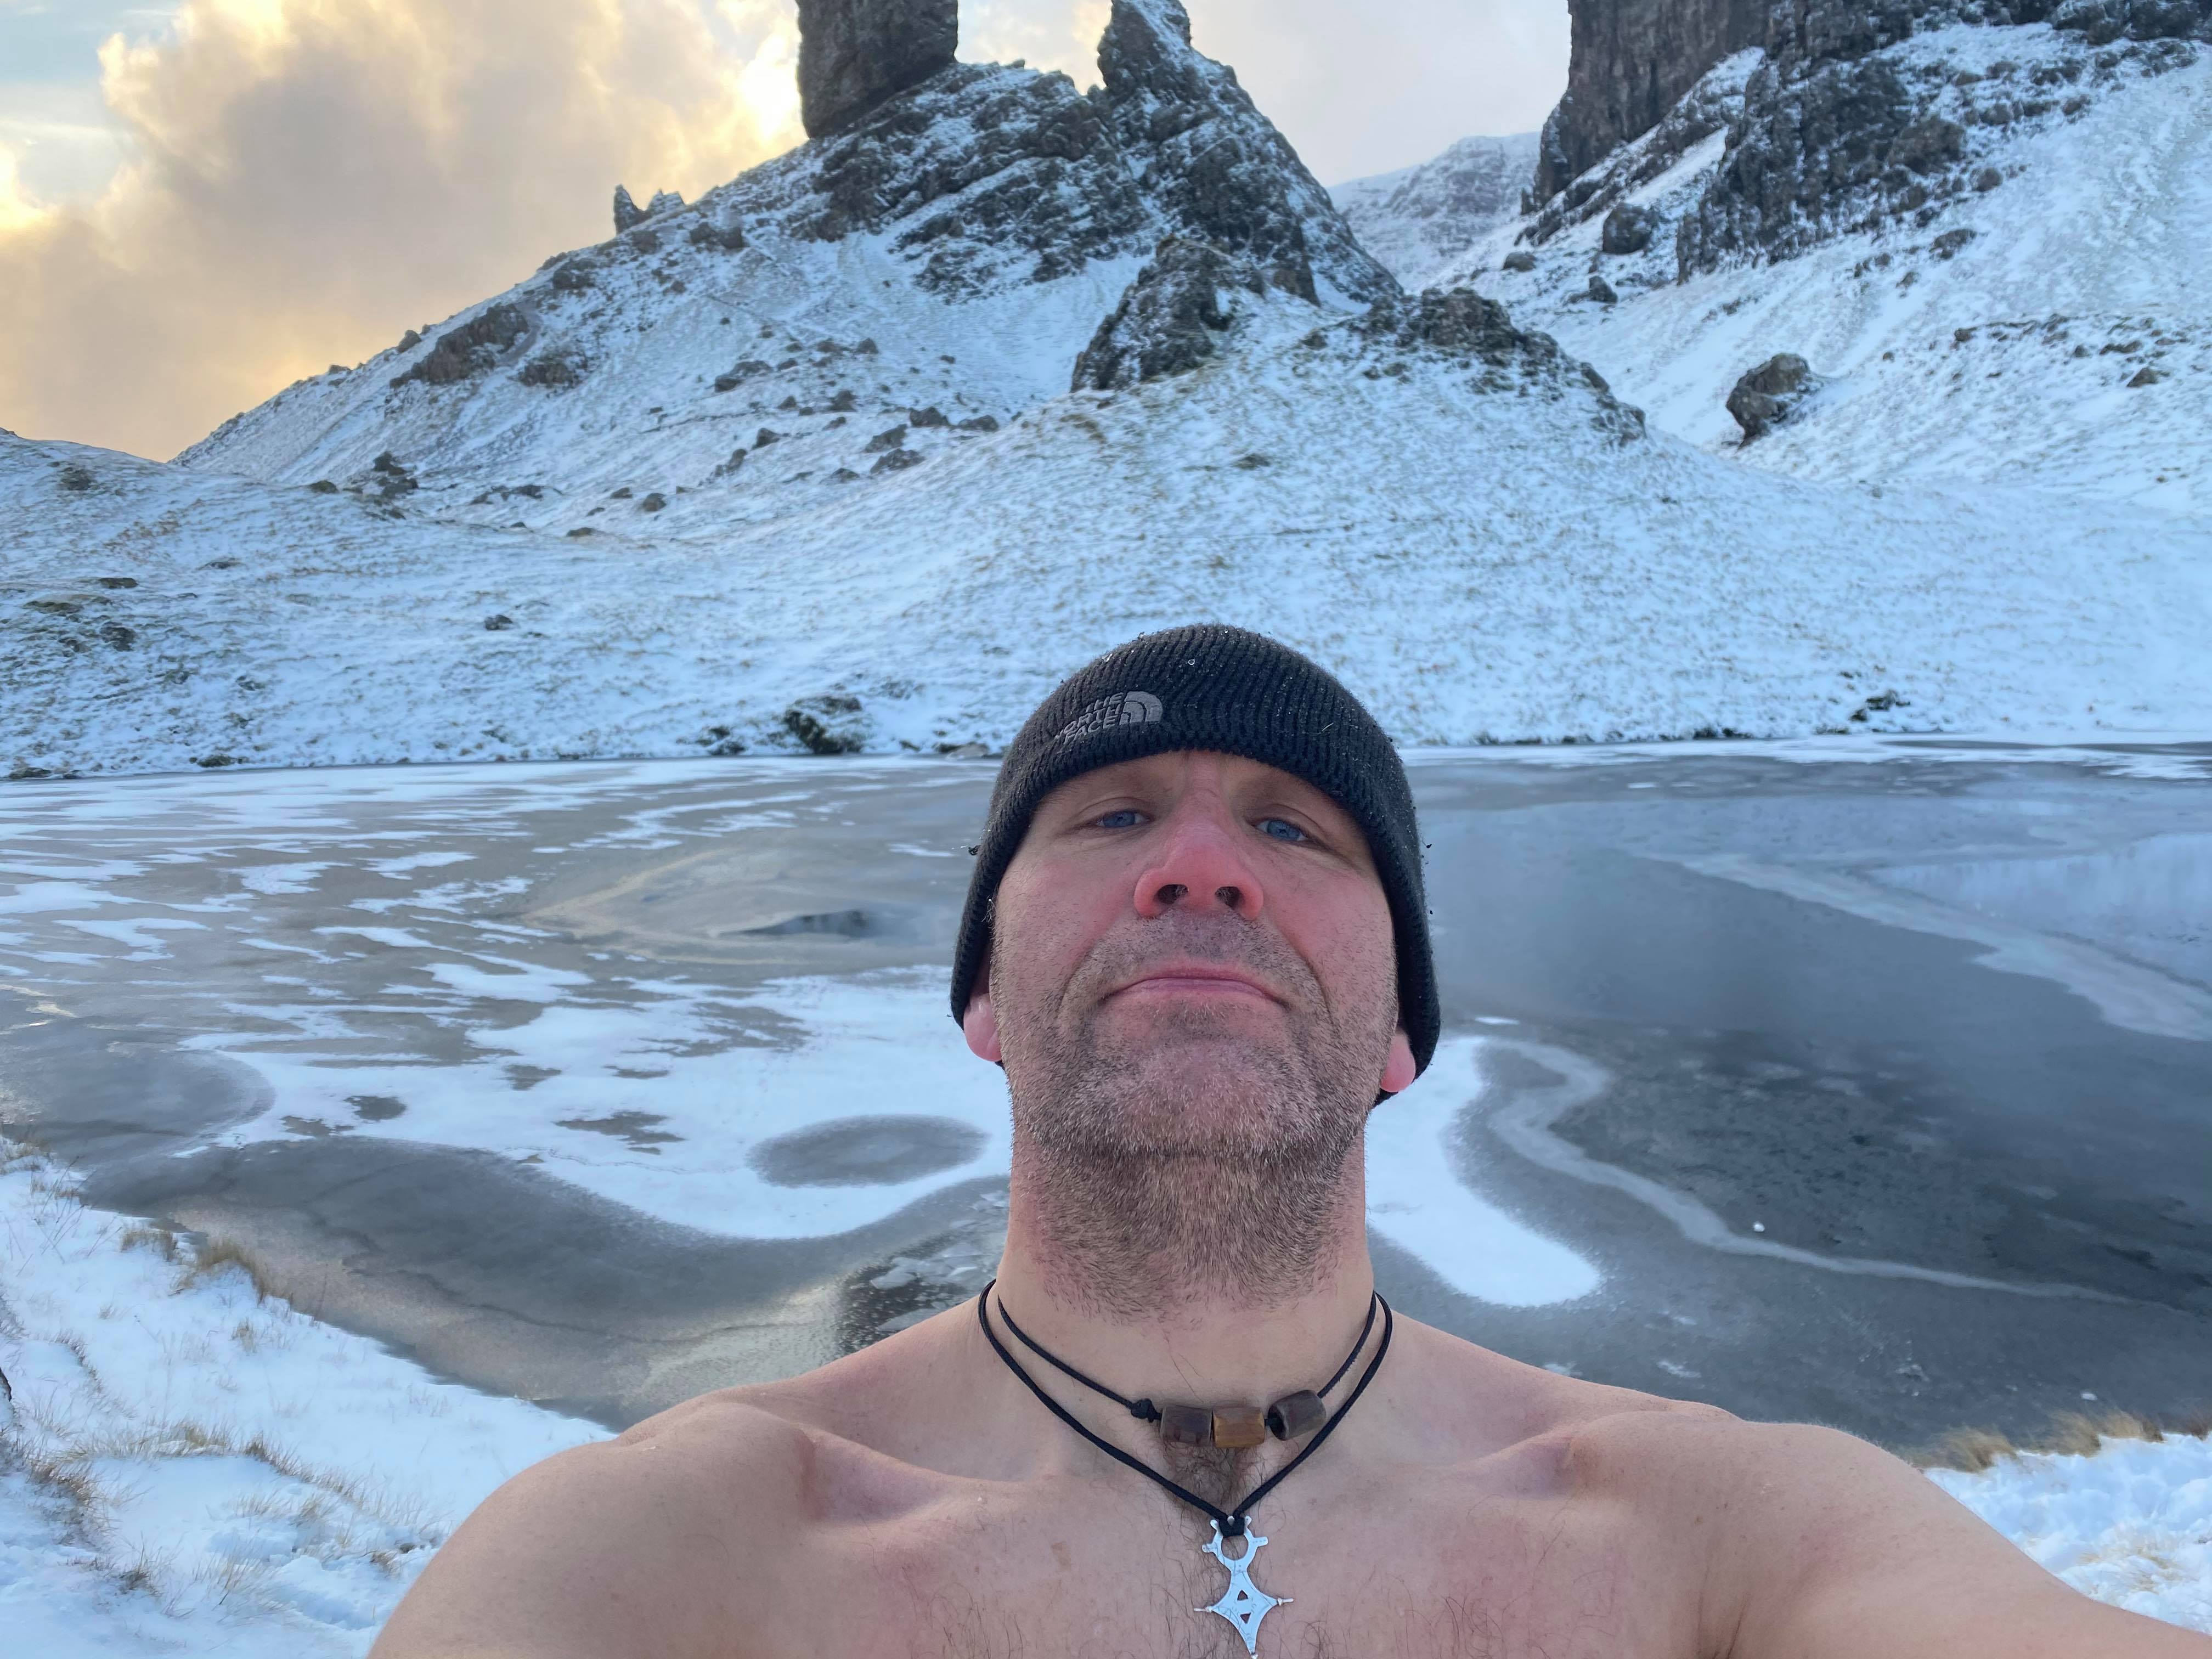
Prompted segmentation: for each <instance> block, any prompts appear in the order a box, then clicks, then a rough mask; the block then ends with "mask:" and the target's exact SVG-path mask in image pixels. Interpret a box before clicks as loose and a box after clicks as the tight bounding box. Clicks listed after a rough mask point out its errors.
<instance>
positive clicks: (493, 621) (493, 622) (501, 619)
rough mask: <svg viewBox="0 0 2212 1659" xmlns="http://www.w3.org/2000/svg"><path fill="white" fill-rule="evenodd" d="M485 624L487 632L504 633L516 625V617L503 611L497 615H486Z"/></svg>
mask: <svg viewBox="0 0 2212 1659" xmlns="http://www.w3.org/2000/svg"><path fill="white" fill-rule="evenodd" d="M483 625H484V632H485V633H487V634H504V633H505V632H506V631H507V629H510V628H512V627H513V626H514V618H513V617H510V616H508V615H507V614H506V613H505V612H504V611H501V612H499V613H498V614H496V615H494V616H489V617H485V618H484V623H483Z"/></svg>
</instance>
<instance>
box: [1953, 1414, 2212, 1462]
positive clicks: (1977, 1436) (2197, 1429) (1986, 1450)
mask: <svg viewBox="0 0 2212 1659" xmlns="http://www.w3.org/2000/svg"><path fill="white" fill-rule="evenodd" d="M2169 1435H2172V1436H2177V1437H2183V1438H2187V1439H2196V1440H2202V1439H2204V1438H2206V1437H2208V1436H2212V1410H2200V1411H2192V1412H2187V1413H2182V1414H2181V1415H2179V1416H2178V1417H2175V1418H2172V1419H2166V1420H2160V1419H2157V1418H2154V1417H2145V1416H2142V1414H2140V1413H2136V1412H2127V1411H2118V1410H2108V1411H2104V1412H2100V1413H2096V1414H2094V1415H2092V1414H2091V1413H2087V1412H2060V1413H2057V1415H2056V1416H2054V1417H2052V1418H2051V1421H2050V1423H2049V1425H2047V1426H2045V1428H2044V1430H2043V1431H2041V1432H2040V1433H2039V1434H2036V1435H2033V1436H2030V1437H2028V1438H2027V1439H2026V1440H2025V1441H2024V1442H2016V1441H2015V1440H2014V1439H2013V1438H2012V1437H2010V1436H2009V1435H2006V1434H2002V1433H2000V1432H1999V1431H1996V1430H1995V1429H1972V1428H1969V1429H1954V1430H1952V1431H1950V1433H1948V1434H1947V1435H1945V1436H1943V1437H1942V1438H1941V1439H1940V1440H1937V1441H1936V1443H1934V1444H1933V1445H1931V1446H1928V1447H1925V1448H1923V1449H1921V1450H1920V1451H1918V1452H1917V1453H1915V1454H1913V1455H1911V1458H1910V1461H1911V1462H1913V1463H1915V1464H1917V1465H1918V1466H1919V1467H1920V1468H1938V1469H1959V1470H1961V1471H1963V1472H1964V1473H1966V1474H1981V1473H1983V1472H1984V1470H1986V1469H1988V1468H1990V1467H1991V1466H1993V1465H1994V1464H1996V1463H1997V1462H2000V1461H2002V1459H2004V1458H2008V1457H2017V1456H2019V1455H2021V1454H2022V1453H2023V1452H2048V1453H2057V1454H2061V1455H2069V1456H2075V1457H2089V1456H2093V1455H2095V1454H2096V1452H2097V1451H2098V1450H2099V1449H2100V1448H2101V1447H2102V1446H2103V1445H2104V1443H2106V1441H2107V1440H2148V1441H2152V1442H2156V1441H2160V1440H2164V1439H2165V1438H2166V1437H2167V1436H2169Z"/></svg>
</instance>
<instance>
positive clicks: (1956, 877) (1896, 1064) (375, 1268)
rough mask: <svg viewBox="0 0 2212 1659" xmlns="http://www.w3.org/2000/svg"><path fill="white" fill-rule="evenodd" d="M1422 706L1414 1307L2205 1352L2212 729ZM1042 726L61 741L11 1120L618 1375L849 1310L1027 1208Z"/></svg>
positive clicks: (836, 1317)
mask: <svg viewBox="0 0 2212 1659" xmlns="http://www.w3.org/2000/svg"><path fill="white" fill-rule="evenodd" d="M1412 763H1413V778H1414V784H1415V788H1416V792H1417V793H1418V795H1419V800H1420V805H1421V808H1422V812H1423V817H1424V828H1425V838H1426V839H1427V841H1428V842H1430V843H1431V850H1430V853H1429V859H1430V861H1431V862H1430V871H1431V890H1432V902H1433V904H1434V908H1435V913H1436V936H1437V952H1438V962H1439V969H1440V975H1441V979H1442V982H1443V993H1444V1008H1445V1016H1446V1035H1445V1040H1444V1042H1443V1046H1442V1047H1441V1048H1440V1049H1439V1051H1438V1054H1437V1062H1436V1064H1435V1066H1433V1067H1432V1069H1431V1072H1430V1073H1429V1074H1428V1076H1427V1077H1425V1079H1423V1080H1422V1081H1421V1083H1420V1084H1419V1085H1417V1086H1416V1087H1415V1088H1414V1089H1413V1091H1409V1092H1408V1093H1407V1094H1406V1095H1404V1096H1402V1097H1399V1098H1398V1099H1397V1100H1395V1101H1393V1102H1391V1103H1389V1104H1387V1105H1386V1106H1385V1107H1384V1108H1383V1109H1382V1111H1381V1112H1380V1113H1379V1114H1378V1115H1377V1117H1376V1120H1375V1124H1374V1128H1373V1132H1372V1134H1371V1136H1370V1171H1371V1181H1370V1187H1371V1197H1372V1202H1371V1208H1370V1224H1371V1228H1372V1231H1373V1235H1374V1239H1375V1244H1376V1255H1377V1260H1378V1264H1379V1269H1380V1272H1381V1273H1382V1277H1383V1285H1384V1288H1385V1290H1386V1291H1387V1292H1388V1293H1389V1294H1390V1295H1391V1296H1392V1297H1393V1298H1394V1299H1395V1300H1396V1301H1397V1302H1398V1303H1399V1304H1400V1305H1401V1307H1403V1308H1404V1309H1405V1310H1407V1311H1409V1312H1411V1313H1413V1314H1414V1315H1416V1316H1419V1317H1422V1318H1425V1319H1428V1320H1431V1321H1432V1322H1436V1323H1437V1324H1440V1325H1442V1326H1444V1327H1445V1328H1449V1329H1452V1330H1455V1331H1458V1332H1460V1333H1462V1334H1465V1335H1467V1336H1469V1337H1471V1338H1473V1339H1474V1340H1479V1341H1481V1342H1484V1343H1486V1344H1488V1345H1490V1346H1495V1347H1498V1348H1500V1349H1502V1350H1504V1352H1510V1353H1512V1354H1515V1355H1517V1356H1519V1357H1521V1358H1525V1359H1528V1360H1530V1361H1532V1362H1534V1363H1536V1364H1550V1365H1553V1366H1555V1367H1559V1368H1562V1369H1569V1370H1572V1371H1573V1372H1574V1373H1576V1374H1577V1375H1580V1376H1589V1377H1593V1378H1597V1379H1601V1380H1604V1381H1607V1382H1616V1383H1626V1384H1629V1385H1632V1386H1635V1387H1639V1388H1645V1389H1654V1390H1657V1391H1660V1392H1664V1393H1668V1394H1674V1395H1684V1396H1688V1397H1694V1398H1700V1399H1705V1400H1711V1401H1715V1402H1717V1403H1718V1404H1721V1405H1723V1406H1727V1407H1730V1408H1732V1409H1735V1410H1738V1411H1741V1412H1744V1413H1749V1414H1753V1415H1758V1416H1769V1417H1794V1418H1811V1419H1819V1420H1823V1421H1828V1422H1833V1423H1837V1424H1839V1425H1844V1426H1846V1427H1849V1428H1852V1429H1855V1430H1857V1431H1861V1432H1864V1433H1868V1434H1870V1435H1873V1436H1875V1437H1878V1438H1881V1439H1883V1440H1886V1441H1888V1442H1890V1443H1914V1442H1916V1441H1918V1440H1921V1439H1924V1438H1926V1437H1929V1435H1931V1434H1933V1433H1936V1432H1937V1431H1941V1430H1943V1429H1946V1428H1948V1427H1952V1426H1954V1425H1963V1424H1984V1425H1993V1426H1997V1427H2002V1428H2006V1429H2009V1430H2013V1431H2032V1430H2033V1428H2035V1427H2036V1426H2038V1425H2040V1424H2041V1423H2042V1422H2043V1421H2044V1420H2045V1419H2046V1418H2047V1417H2048V1416H2049V1415H2050V1414H2051V1413H2052V1412H2053V1411H2056V1410H2060V1409H2064V1408H2069V1407H2076V1408H2078V1407H2080V1406H2081V1402H2082V1401H2084V1400H2086V1399H2091V1398H2093V1399H2094V1400H2096V1401H2098V1402H2100V1403H2101V1404H2107V1405H2112V1406H2117V1407H2128V1408H2133V1409H2136V1410H2142V1411H2146V1412H2152V1413H2158V1412H2170V1411H2177V1410H2180V1409H2183V1408H2185V1407H2190V1406H2193V1405H2201V1404H2202V1403H2203V1401H2204V1400H2205V1398H2206V1392H2207V1391H2206V1384H2205V1382H2204V1377H2205V1376H2206V1374H2207V1373H2206V1365H2205V1355H2206V1354H2207V1353H2208V1352H2212V745H2197V746H2188V745H2183V746H2172V747H2160V748H2149V747H2142V748H2125V749H2124V748H2118V747H2112V748H2103V749H2092V748H2080V749H2065V750H2060V749H2051V748H2041V749H2031V748H2027V747H2025V746H2017V747H2006V746H1998V745H1987V744H1981V745H1975V744H1942V743H1934V742H1902V741H1889V742H1886V743H1884V742H1876V741H1874V740H1868V739H1857V740H1835V741H1832V742H1824V743H1808V744H1790V745H1757V744H1728V745H1689V746H1679V745H1678V746H1674V747H1670V748H1667V749H1633V750H1600V749H1575V750H1542V751H1513V750H1505V751H1498V750H1486V751H1482V752H1480V753H1475V754H1449V755H1440V754H1421V755H1417V756H1415V757H1413V760H1412ZM993 770H994V769H993V767H992V766H990V765H988V764H985V763H941V762H933V763H922V762H915V763H890V762H850V763H840V762H824V761H807V762H796V761H794V762H750V761H734V762H665V763H592V764H582V763H579V764H571V765H550V766H533V767H520V766H510V767H491V766H486V767H455V768H439V769H419V768H418V769H408V768H395V769H375V770H327V771H316V772H274V773H228V774H226V773H215V774H207V775H192V776H158V777H139V778H125V779H114V780H95V781H66V782H40V783H27V784H18V785H15V786H13V787H9V789H7V790H6V791H5V792H4V793H0V1122H4V1123H5V1125H6V1127H7V1128H8V1131H9V1133H11V1134H13V1135H15V1136H16V1137H18V1138H22V1139H33V1140H35V1141H38V1142H40V1143H42V1144H44V1145H46V1146H50V1147H52V1149H54V1150H55V1151H57V1152H61V1153H63V1154H64V1155H66V1156H67V1157H69V1158H72V1159H74V1160H75V1161H76V1162H77V1163H78V1164H80V1165H81V1166H82V1168H83V1170H85V1171H86V1173H87V1175H88V1184H87V1188H86V1192H85V1197H86V1199H87V1200H88V1201H89V1202H93V1203H95V1204H99V1205H102V1206H107V1207H110V1208H113V1209H117V1210H120V1211H125V1212H131V1213H138V1214H146V1215H152V1216H157V1217H161V1218H168V1219H173V1220H174V1221H177V1222H179V1223H181V1224H183V1225H187V1226H190V1227H191V1228H194V1229H197V1230H201V1231H206V1232H210V1233H216V1234H221V1235H223V1236H226V1237H230V1238H233V1239H235V1240H238V1241H240V1243H243V1244H244V1245H246V1247H247V1248H248V1249H251V1250H252V1252H254V1253H255V1254H256V1255H258V1256H259V1257H260V1258H261V1259H262V1260H263V1261H264V1262H265V1263H266V1264H268V1267H269V1271H270V1276H271V1277H272V1278H274V1279H276V1281H277V1282H278V1284H279V1285H281V1286H282V1288H283V1290H284V1291H285V1292H286V1293H287V1294H288V1295H289V1297H291V1299H292V1300H293V1301H294V1302H295V1304H298V1305H299V1306H301V1308H302V1309H304V1310H307V1311H309V1312H311V1313H313V1314H315V1315H317V1316H319V1317H322V1318H325V1319H328V1320H331V1321H332V1322H337V1323H338V1324H341V1325H343V1326H346V1327H349V1328H353V1329H356V1330H360V1331H363V1332H366V1333H368V1334H373V1335H375V1336H377V1337H380V1338H381V1339H383V1340H386V1341H388V1342H390V1343H392V1344H393V1345H394V1346H398V1347H399V1348H402V1349H404V1350H405V1351H406V1352H411V1353H413V1354H414V1355H416V1356H417V1357H419V1358H421V1359H422V1360H423V1362H424V1363H425V1364H428V1365H429V1366H431V1367H432V1368H433V1369H434V1370H438V1371H440V1372H442V1373H444V1374H446V1375H447V1376H452V1377H453V1378H455V1379H458V1380H460V1381H464V1382H467V1383H473V1384H477V1385H478V1386H481V1387H483V1388H487V1389H496V1390H501V1391H504V1392H508V1393H513V1394H519V1395H526V1396H527V1397H529V1398H532V1399H536V1400H539V1401H545V1402H547V1403H548V1404H552V1405H556V1406H559V1407H563V1408H566V1409H570V1410H575V1411H580V1412H583V1413H589V1414H591V1415H592V1416H594V1417H597V1418H599V1419H601V1420H602V1421H605V1422H608V1423H623V1422H627V1421H630V1420H634V1419H635V1418H637V1417H639V1416H641V1415H643V1414H645V1413H647V1412H649V1411H652V1410H654V1409H657V1408H659V1407H662V1406H665V1405H666V1404H669V1403H671V1401H675V1400H678V1399H680V1398H683V1397H684V1396H686V1395H690V1394H693V1393H696V1392H698V1391H700V1390H702V1389H708V1388H711V1387H714V1386H717V1385H718V1384H721V1383H729V1382H736V1381H745V1380H753V1379H758V1378H762V1377H766V1376H776V1375H781V1374H785V1373H787V1372H790V1371H793V1370H799V1369H802V1368H804V1367H805V1366H808V1365H811V1364H817V1363H819V1362H820V1361H823V1360H825V1359H827V1358H832V1357H834V1356H835V1355H836V1353H838V1352H842V1351H845V1350H847V1349H849V1348H850V1347H852V1346H857V1345H859V1344H860V1343H864V1342H866V1341H867V1340H871V1339H872V1337H873V1336H875V1335H876V1334H878V1333H880V1332H881V1331H883V1330H884V1329H886V1328H896V1326H897V1325H898V1324H899V1323H900V1322H902V1321H905V1320H908V1319H910V1318H913V1317H916V1316H921V1315H923V1314H926V1313H927V1311H929V1310H933V1309H935V1308H937V1307H939V1306H943V1305H945V1304H948V1303H950V1302H951V1301H952V1300H955V1299H957V1298H958V1297H961V1296H963V1295H965V1294H967V1293H969V1291H972V1289H973V1288H974V1286H975V1285H976V1284H978V1283H979V1282H980V1281H981V1278H982V1277H983V1276H984V1275H985V1274H986V1273H987V1272H988V1269H989V1267H990V1265H991V1262H992V1261H993V1260H994V1256H995V1251H996V1248H997V1237H998V1235H997V1229H998V1227H999V1225H1000V1217H1001V1216H1002V1213H1003V1194H1004V1190H1005V1182H1004V1172H1005V1168H1006V1103H1005V1096H1004V1091H1003V1086H1002V1085H1001V1083H1000V1078H999V1074H998V1073H996V1072H995V1071H994V1070H993V1069H991V1068H989V1067H987V1066H982V1065H981V1064H980V1063H979V1062H976V1061H975V1060H973V1059H972V1058H970V1057H969V1054H967V1051H966V1049H965V1048H964V1047H963V1045H962V1043H961V1042H960V1039H959V1035H958V1032H957V1030H956V1028H955V1027H954V1026H953V1024H952V1023H951V1019H950V1018H948V1017H947V1015H946V1011H945V997H944V980H945V970H946V964H947V963H949V961H950V957H951V939H952V932H953V927H954V924H955V921H956V920H957V911H958V906H959V902H960V898H961V895H962V893H963V887H964V884H965V881H966V878H967V873H968V860H967V857H966V854H965V851H964V847H965V844H966V843H967V842H969V841H971V840H972V839H973V838H974V836H975V833H976V830H977V829H978V828H979V825H980V822H981V813H982V810H983V805H984V801H985V799H986V797H987V793H988V791H989V787H990V782H991V778H992V775H993Z"/></svg>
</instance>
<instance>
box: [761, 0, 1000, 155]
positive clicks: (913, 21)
mask: <svg viewBox="0 0 2212 1659" xmlns="http://www.w3.org/2000/svg"><path fill="white" fill-rule="evenodd" d="M959 46H960V0H799V119H800V120H801V121H802V122H804V123H805V127H806V136H807V137H810V138H819V137H823V135H824V134H827V133H832V132H838V131H842V130H843V129H844V128H846V127H848V126H850V125H853V123H854V122H855V121H857V120H859V119H860V117H862V116H863V115H866V113H867V112H869V111H870V110H872V109H873V108H875V107H876V106H877V105H878V104H880V103H882V102H883V101H884V100H885V99H887V98H891V97H895V96H896V95H897V94H900V93H902V92H904V91H905V90H906V89H907V88H908V87H911V86H915V85H918V84H919V83H921V82H924V81H927V79H929V77H930V76H933V75H935V74H936V73H937V72H938V71H939V70H944V69H949V68H951V64H952V58H953V54H954V53H955V52H957V51H958V50H959Z"/></svg>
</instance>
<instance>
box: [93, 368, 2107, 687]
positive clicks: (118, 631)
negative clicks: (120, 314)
mask: <svg viewBox="0 0 2212 1659" xmlns="http://www.w3.org/2000/svg"><path fill="white" fill-rule="evenodd" d="M2136 379H2137V380H2141V379H2142V376H2140V375H2138V376H2136ZM100 643H101V644H103V645H107V646H112V647H114V648H115V649H116V650H118V651H128V650H129V649H130V648H131V647H132V646H134V645H136V644H137V643H138V631H137V629H133V628H125V626H124V625H123V624H122V623H119V622H104V623H100Z"/></svg>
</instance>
